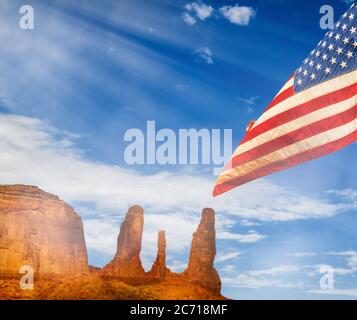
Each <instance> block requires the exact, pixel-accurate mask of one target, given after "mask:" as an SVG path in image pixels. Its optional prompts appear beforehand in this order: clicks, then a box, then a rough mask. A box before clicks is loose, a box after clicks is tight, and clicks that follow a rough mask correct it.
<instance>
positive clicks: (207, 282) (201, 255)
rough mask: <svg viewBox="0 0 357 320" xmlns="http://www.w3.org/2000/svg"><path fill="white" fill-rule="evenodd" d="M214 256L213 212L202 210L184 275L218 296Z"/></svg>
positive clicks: (219, 282) (217, 277)
mask: <svg viewBox="0 0 357 320" xmlns="http://www.w3.org/2000/svg"><path fill="white" fill-rule="evenodd" d="M215 256H216V231H215V212H214V210H212V209H207V208H206V209H203V211H202V217H201V222H200V224H199V226H198V228H197V231H196V232H195V233H194V234H193V239H192V243H191V252H190V260H189V263H188V266H187V269H186V271H185V274H186V275H187V277H188V278H189V279H190V282H192V283H195V284H198V285H200V286H202V287H205V288H207V289H209V290H210V291H212V292H214V293H217V294H219V293H220V291H221V281H220V278H219V275H218V272H217V270H216V269H215V268H214V266H213V264H214V259H215Z"/></svg>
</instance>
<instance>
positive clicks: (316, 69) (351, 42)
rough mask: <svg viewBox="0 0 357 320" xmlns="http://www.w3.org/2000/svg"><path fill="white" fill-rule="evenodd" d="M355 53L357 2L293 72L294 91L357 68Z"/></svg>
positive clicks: (356, 42) (356, 41)
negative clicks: (294, 74) (294, 72)
mask: <svg viewBox="0 0 357 320" xmlns="http://www.w3.org/2000/svg"><path fill="white" fill-rule="evenodd" d="M356 55H357V4H356V3H354V4H353V5H352V6H351V8H350V9H349V10H348V11H347V12H346V13H345V14H344V15H343V16H342V18H341V19H340V20H339V21H338V22H337V23H336V24H335V25H334V28H333V30H331V31H329V32H327V34H326V35H325V37H324V39H322V40H321V41H320V42H319V43H318V45H317V47H316V48H315V49H314V50H312V51H311V54H310V55H309V57H307V58H306V59H305V60H304V62H303V64H302V65H301V67H300V68H299V69H298V70H297V71H296V76H295V79H294V89H295V92H301V91H303V90H305V89H308V88H311V87H313V86H315V85H318V84H320V83H322V82H325V81H328V80H330V79H333V78H336V77H338V76H340V75H342V74H345V73H349V72H351V71H353V70H356V68H357V58H356Z"/></svg>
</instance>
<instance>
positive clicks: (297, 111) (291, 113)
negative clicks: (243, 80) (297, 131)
mask: <svg viewBox="0 0 357 320" xmlns="http://www.w3.org/2000/svg"><path fill="white" fill-rule="evenodd" d="M356 94H357V83H355V84H352V85H350V86H348V87H345V88H343V89H340V90H337V91H334V92H331V93H328V94H326V95H324V96H321V97H319V98H316V99H313V100H311V101H308V102H305V103H303V104H301V105H298V106H296V107H293V108H291V109H289V110H286V111H283V112H281V113H279V114H277V115H276V116H274V117H272V118H270V119H268V120H266V121H264V122H262V123H261V124H259V125H257V126H256V127H254V128H252V129H251V130H250V131H249V132H248V133H247V135H246V136H245V138H244V139H243V140H242V142H241V144H243V143H245V142H247V141H250V140H252V139H254V138H255V137H257V136H259V135H261V134H262V133H264V132H267V131H269V130H271V129H274V128H276V127H278V126H280V125H282V124H284V123H288V122H290V121H293V120H295V119H297V118H300V117H302V116H304V115H307V114H309V113H311V112H313V111H316V110H319V109H322V108H325V107H328V106H330V105H333V104H336V103H339V102H342V101H344V100H347V99H349V98H352V97H353V96H354V95H356Z"/></svg>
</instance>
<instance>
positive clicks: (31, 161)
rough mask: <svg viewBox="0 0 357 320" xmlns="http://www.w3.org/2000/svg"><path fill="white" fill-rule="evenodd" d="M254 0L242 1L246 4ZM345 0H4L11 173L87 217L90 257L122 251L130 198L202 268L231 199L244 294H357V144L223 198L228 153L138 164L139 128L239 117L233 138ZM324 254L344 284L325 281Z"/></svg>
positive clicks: (0, 130) (228, 271)
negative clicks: (24, 14) (133, 137)
mask: <svg viewBox="0 0 357 320" xmlns="http://www.w3.org/2000/svg"><path fill="white" fill-rule="evenodd" d="M237 2H238V1H237ZM350 3H351V1H347V0H346V1H343V0H334V1H332V0H324V1H320V0H314V1H307V0H284V1H283V0H257V1H253V0H245V1H244V0H242V1H239V2H238V3H236V1H228V0H220V1H206V0H205V1H193V2H192V1H181V0H176V1H173V0H170V1H169V0H150V1H144V0H130V1H129V0H120V1H109V0H101V1H94V0H93V1H88V0H87V1H80V0H79V1H69V0H61V1H59V0H57V1H56V0H51V1H49V0H46V1H44V0H43V1H40V0H37V1H36V0H33V1H30V0H28V1H26V4H29V5H31V6H32V7H33V10H34V26H35V28H34V30H22V29H21V28H20V27H19V19H20V18H21V15H20V14H19V8H20V7H21V6H22V5H23V4H24V3H23V1H18V0H11V1H10V0H2V1H1V2H0V43H1V50H0V70H1V73H0V183H1V184H14V183H20V184H30V185H36V186H39V187H40V188H42V189H43V190H45V191H48V192H51V193H54V194H56V195H58V196H60V197H61V198H62V199H63V200H65V201H66V202H68V203H70V204H71V205H72V206H73V207H74V208H75V210H76V212H78V214H80V215H81V217H82V219H83V222H84V228H85V237H86V244H87V248H88V252H89V261H90V263H91V264H92V265H96V266H103V265H105V264H106V263H108V262H109V261H110V260H111V258H112V256H113V254H114V253H115V250H116V238H117V235H118V232H119V226H120V223H121V222H122V220H123V217H124V216H125V213H126V211H127V210H128V208H129V206H131V205H134V204H139V205H141V206H142V207H143V208H144V210H145V225H144V236H143V249H142V253H141V257H142V260H143V264H144V266H145V268H146V270H148V268H150V266H151V264H152V263H153V261H154V259H155V255H156V238H157V231H158V230H160V229H164V230H166V237H167V264H168V266H169V267H170V268H171V269H172V270H174V271H183V270H184V268H185V266H186V265H187V260H188V254H189V248H190V242H191V239H192V232H193V231H194V229H195V228H196V227H197V224H198V222H199V219H200V213H201V210H202V209H203V208H205V207H212V208H214V209H215V211H216V229H217V257H216V262H215V266H216V268H217V269H218V271H219V273H220V276H221V279H222V293H223V294H224V295H226V296H227V297H231V298H234V299H356V298H357V278H356V274H357V238H356V229H357V217H356V210H357V182H356V181H357V179H356V178H357V169H356V166H355V159H356V154H357V149H356V144H353V145H350V146H348V147H347V148H345V149H343V150H341V151H339V152H337V153H334V154H331V155H328V156H325V157H323V158H320V159H317V160H314V161H311V162H308V163H305V164H303V165H300V166H297V167H295V168H292V169H289V170H287V171H283V172H280V173H277V174H274V175H272V176H269V177H266V178H262V179H259V180H256V181H253V182H250V183H248V184H246V185H243V186H241V187H239V188H237V189H235V190H233V191H231V192H229V193H227V194H225V195H222V196H221V197H218V198H212V195H211V194H212V190H213V186H214V183H215V180H216V178H217V177H216V176H214V175H213V165H212V164H211V165H202V164H201V165H200V164H199V165H158V164H156V165H148V164H146V165H145V164H143V165H128V164H127V163H126V161H125V159H124V151H125V149H126V148H127V146H128V142H125V141H124V135H125V132H126V131H127V130H129V129H133V128H139V129H141V130H143V131H144V130H146V129H145V128H146V125H147V121H155V123H156V127H157V129H162V128H169V129H172V130H174V132H177V131H178V130H179V129H190V128H195V129H197V130H198V129H201V128H207V129H209V130H212V129H221V130H223V129H232V130H233V148H235V146H236V145H237V144H238V143H239V141H240V140H241V138H242V137H243V135H244V133H245V128H246V126H247V124H248V123H249V121H250V120H252V119H257V118H258V117H259V116H260V115H261V113H262V112H263V111H264V110H265V108H266V106H267V105H268V104H269V102H270V101H271V100H272V98H273V97H274V96H275V95H276V93H277V92H278V91H279V90H280V88H281V87H282V86H283V85H284V84H285V82H286V81H287V79H288V78H289V77H290V75H291V74H292V73H293V72H294V70H296V68H297V67H298V66H299V65H300V64H301V62H302V61H303V60H304V58H305V57H306V56H307V55H308V53H309V52H310V51H311V50H312V49H313V48H314V47H315V46H316V43H317V42H318V41H319V40H321V39H322V37H323V35H324V34H325V33H326V30H322V29H321V28H320V25H319V21H320V18H321V17H322V15H321V14H320V8H321V6H322V5H326V4H329V5H331V6H332V7H333V9H334V14H335V19H336V20H337V19H338V18H339V17H340V16H341V15H342V14H343V13H344V12H345V11H346V10H347V9H348V7H349V5H350ZM322 265H328V266H331V267H333V268H334V290H322V289H321V287H320V280H321V277H322V276H323V275H324V274H321V273H320V268H321V266H322Z"/></svg>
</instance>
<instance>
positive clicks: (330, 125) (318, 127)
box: [229, 105, 357, 168]
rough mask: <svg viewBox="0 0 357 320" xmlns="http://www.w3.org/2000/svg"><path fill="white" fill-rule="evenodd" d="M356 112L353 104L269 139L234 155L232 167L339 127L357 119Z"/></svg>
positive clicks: (356, 107)
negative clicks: (334, 113) (346, 108)
mask: <svg viewBox="0 0 357 320" xmlns="http://www.w3.org/2000/svg"><path fill="white" fill-rule="evenodd" d="M356 114H357V105H355V106H353V107H352V108H350V109H348V110H346V111H344V112H341V113H339V114H336V115H333V116H331V117H328V118H325V119H323V120H320V121H317V122H314V123H312V124H310V125H308V126H305V127H303V128H299V129H297V130H294V131H291V132H289V133H288V134H285V135H283V136H281V137H278V138H276V139H273V140H271V141H267V142H266V143H263V144H261V145H259V146H257V147H255V148H253V149H251V150H249V151H246V152H244V153H241V154H239V155H237V156H236V157H234V158H233V159H232V160H231V161H230V162H229V163H230V164H231V167H230V168H235V167H237V166H238V165H242V164H244V163H246V162H249V161H252V160H254V159H257V158H260V157H263V156H265V155H267V154H269V153H271V152H274V151H276V150H279V149H281V148H283V147H285V146H287V145H290V144H293V143H295V142H298V141H301V140H304V139H307V138H309V137H312V136H314V135H317V134H319V133H322V132H325V131H328V130H331V129H334V128H337V127H339V126H341V125H343V124H346V123H348V122H350V121H352V120H353V119H355V118H356Z"/></svg>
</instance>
